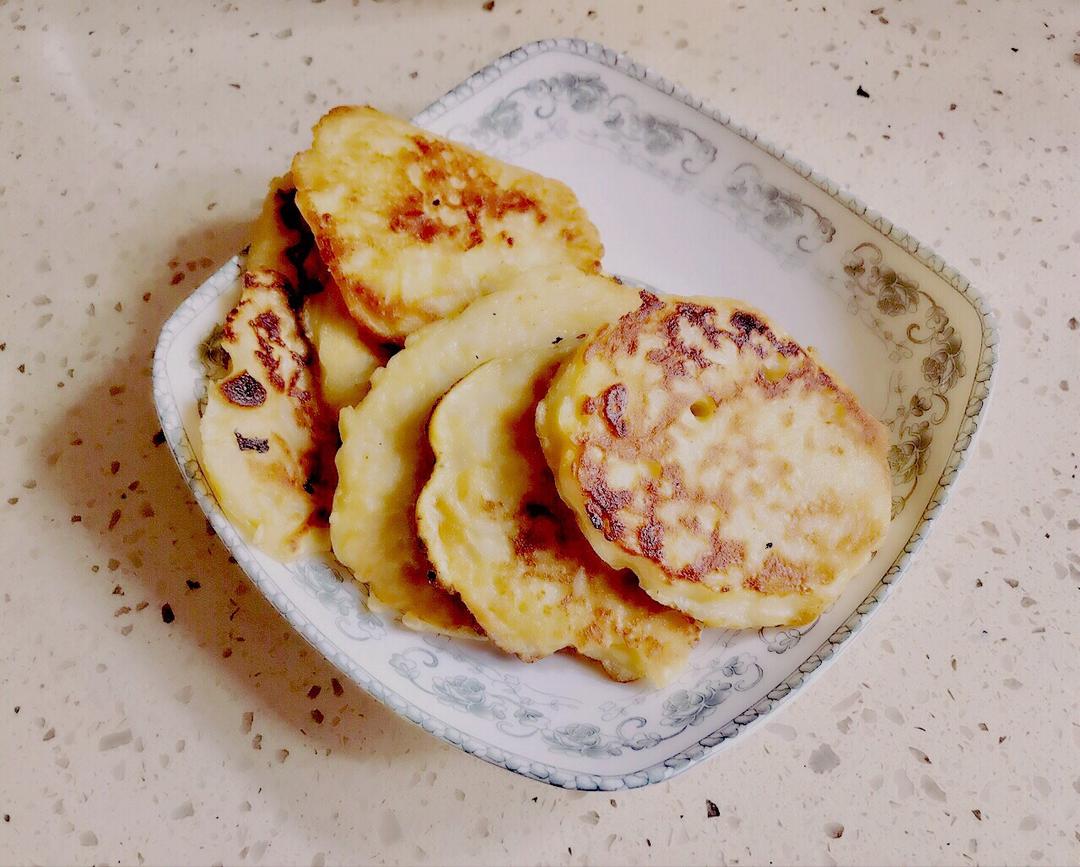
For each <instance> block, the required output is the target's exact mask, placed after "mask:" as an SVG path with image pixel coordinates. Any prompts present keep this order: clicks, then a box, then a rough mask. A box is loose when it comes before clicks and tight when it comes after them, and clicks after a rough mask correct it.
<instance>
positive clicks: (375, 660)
mask: <svg viewBox="0 0 1080 867" xmlns="http://www.w3.org/2000/svg"><path fill="white" fill-rule="evenodd" d="M416 122H417V123H419V124H420V125H422V126H425V127H428V128H430V129H432V130H434V131H436V132H439V133H443V134H446V135H449V136H451V137H453V138H455V139H458V140H460V141H463V142H465V143H467V144H471V145H474V146H476V147H478V148H481V149H482V150H485V151H487V152H489V153H492V154H494V155H496V156H499V157H503V158H505V159H507V160H510V161H512V162H515V163H519V164H521V165H523V166H526V167H528V168H530V169H534V170H536V171H538V172H541V173H543V174H546V175H550V176H552V177H556V178H560V179H561V180H563V181H566V182H567V183H568V184H570V186H571V187H573V189H574V190H575V191H576V192H577V194H578V196H579V197H580V198H581V200H582V202H583V203H584V205H585V207H586V208H587V209H588V212H589V214H590V216H591V217H592V218H593V220H594V221H595V222H596V224H597V226H598V227H599V228H600V232H601V234H602V236H603V240H604V245H605V247H606V249H607V254H606V256H605V259H604V264H605V266H606V268H607V269H608V270H609V271H611V272H614V273H616V274H620V275H622V276H624V277H626V278H629V279H631V280H633V281H638V282H640V283H643V284H647V285H650V286H653V287H656V288H658V289H661V290H666V291H671V292H678V293H683V294H692V295H699V294H700V295H709V294H725V295H734V296H736V297H741V298H744V299H746V300H747V301H749V302H751V303H752V304H754V305H756V306H758V307H761V308H763V309H764V310H765V311H766V312H767V313H771V314H774V315H775V316H776V318H777V319H778V321H780V322H781V323H783V324H784V326H785V327H786V328H788V329H789V330H790V331H791V332H792V333H793V334H794V335H796V337H797V338H798V339H799V340H800V341H801V342H803V343H809V344H812V345H813V346H815V347H817V348H818V350H819V352H820V354H821V355H822V357H823V358H824V359H825V361H826V362H827V363H828V364H830V365H831V366H832V367H833V368H835V369H836V370H837V371H838V372H839V373H840V375H841V376H842V377H843V378H844V379H845V380H846V381H847V382H848V383H849V384H850V385H851V386H852V387H853V388H854V389H855V391H856V392H857V393H858V395H859V397H860V399H861V400H862V401H863V402H864V403H865V405H866V406H868V407H869V408H870V409H871V410H873V411H874V412H875V413H877V415H878V416H879V417H880V418H881V419H883V420H884V421H885V423H886V424H887V425H888V427H889V430H890V431H891V434H892V442H893V445H892V449H891V452H890V463H891V465H892V468H893V478H894V502H893V506H894V508H893V512H894V520H893V523H892V527H891V529H890V531H889V535H888V538H887V539H886V541H885V543H884V544H883V545H882V546H881V550H880V551H879V552H878V554H877V556H876V557H875V558H874V559H873V561H872V562H871V563H870V564H869V565H868V566H867V567H866V568H865V569H863V570H862V572H861V573H860V574H859V575H858V576H857V577H856V578H855V580H854V581H852V583H851V585H850V586H849V588H848V589H847V591H846V592H845V593H844V595H843V596H842V597H841V598H840V600H839V601H838V602H837V603H836V604H835V605H834V606H833V607H832V609H831V610H829V611H828V612H826V613H825V614H824V615H822V616H821V617H820V618H819V619H818V620H817V621H815V622H814V623H813V624H811V625H809V626H806V627H802V628H800V629H763V630H759V631H756V632H755V631H744V632H736V631H731V630H727V631H723V630H710V631H708V632H707V633H706V634H705V636H704V638H703V640H702V642H701V645H700V646H699V648H698V649H697V650H696V651H695V652H694V654H693V657H692V660H691V663H690V666H689V668H688V669H687V670H686V672H685V673H684V674H683V675H682V677H680V678H679V680H678V681H677V682H676V683H674V684H672V685H671V686H669V687H667V688H665V689H662V690H656V689H652V688H648V687H643V686H637V685H620V684H616V683H613V682H611V681H609V680H607V679H605V678H604V677H603V676H602V675H600V674H599V673H597V671H596V670H595V669H594V668H593V667H591V666H588V665H586V664H583V663H582V662H580V661H579V660H577V659H575V658H573V657H571V656H568V655H557V656H555V657H552V658H550V659H547V660H544V661H542V662H538V663H534V664H532V665H526V664H524V663H522V662H520V661H518V660H516V659H513V658H511V657H508V656H505V655H502V654H500V653H498V652H496V651H495V650H493V649H492V648H491V647H488V646H485V645H482V644H479V643H476V642H470V641H454V640H451V639H447V638H443V637H435V636H427V635H422V634H418V633H415V632H410V631H408V630H406V629H404V628H402V627H401V626H399V625H397V624H396V623H394V622H392V621H389V620H387V619H385V618H383V617H381V616H378V615H376V614H373V613H372V612H369V611H368V610H367V608H366V607H365V605H364V602H363V597H362V594H361V591H360V589H359V587H358V585H357V584H356V583H355V582H353V581H351V580H349V579H348V578H346V577H345V575H344V570H343V569H342V568H341V567H340V566H339V565H337V564H336V563H326V562H321V561H307V562H301V563H294V564H290V565H284V564H281V563H278V562H276V561H273V560H271V559H269V558H267V557H265V556H263V555H262V554H260V553H259V552H257V551H255V550H253V549H251V548H249V547H248V546H247V544H245V542H244V540H243V539H242V538H241V537H240V536H239V535H238V534H237V532H236V531H235V530H234V528H233V527H232V526H230V524H229V522H228V520H227V519H226V518H225V516H224V515H223V514H222V512H221V510H220V509H219V508H218V505H217V503H216V502H215V500H214V497H213V494H212V493H210V491H209V489H208V488H207V486H206V483H205V481H204V479H203V476H202V473H201V470H200V468H199V437H198V412H197V406H196V404H197V400H198V396H199V393H200V390H202V389H203V388H205V384H204V380H203V372H202V369H201V367H200V363H199V358H198V346H199V343H200V342H201V341H202V340H204V339H205V337H206V336H207V335H208V334H209V332H210V330H211V328H212V326H213V325H214V323H216V322H219V321H221V319H222V318H223V317H224V315H225V313H226V312H227V311H228V309H229V308H230V307H231V306H232V305H233V303H234V302H235V300H236V297H237V295H238V292H239V288H238V285H237V279H236V278H237V276H238V274H239V269H240V262H239V259H234V260H232V261H231V262H229V263H228V264H227V265H225V266H224V267H223V268H222V269H221V270H220V271H218V273H217V274H215V275H214V276H213V277H211V278H210V280H208V281H207V282H206V283H205V284H204V285H203V286H202V287H201V288H200V289H199V290H198V291H197V292H196V293H195V294H194V295H192V296H191V297H190V298H188V299H187V301H185V302H184V303H183V304H182V305H181V306H180V308H179V309H178V310H177V311H176V313H175V314H173V316H172V317H171V318H170V319H169V321H168V322H167V323H166V325H165V327H164V329H163V330H162V333H161V338H160V342H159V344H158V347H157V352H156V355H155V358H154V398H155V401H156V403H157V408H158V413H159V415H160V417H161V424H162V430H163V431H164V433H165V436H166V438H167V440H168V443H169V446H170V448H171V449H172V451H173V454H174V455H175V456H176V460H177V463H178V464H179V465H180V468H181V470H182V471H183V473H184V475H185V477H186V478H187V480H188V483H189V484H190V485H191V488H192V490H193V491H194V493H195V496H196V498H197V499H198V501H199V504H200V505H201V506H202V508H203V510H204V511H205V512H206V515H207V517H208V518H209V519H210V522H211V523H212V524H213V526H214V529H215V530H216V531H217V533H218V535H219V536H220V537H221V539H222V541H223V542H224V543H225V544H226V545H227V546H228V548H229V550H230V551H231V552H232V553H233V555H234V556H235V558H236V560H237V562H238V563H239V564H240V565H241V567H242V568H243V569H244V571H245V572H247V574H248V575H249V576H250V577H251V579H252V581H254V582H255V584H256V585H257V586H258V587H259V589H260V590H261V591H262V592H263V593H265V594H266V596H267V597H268V598H269V599H270V601H271V602H272V603H273V604H274V606H275V607H276V608H277V609H278V610H279V611H280V612H281V613H282V615H283V616H284V617H285V618H286V619H287V620H288V621H289V622H290V623H291V624H292V625H293V626H294V627H296V629H297V630H298V631H299V632H300V633H301V634H302V635H303V636H304V637H305V638H307V639H308V641H310V642H311V643H312V644H313V645H314V646H315V647H316V648H318V649H319V650H320V651H321V652H322V653H323V654H325V655H326V656H327V658H329V659H330V661H331V662H333V663H334V664H335V665H336V666H337V667H338V668H340V669H341V670H342V671H343V672H344V673H345V674H347V675H348V676H349V677H351V678H352V679H353V680H355V681H356V682H357V683H358V684H359V685H360V686H361V687H363V688H364V689H365V690H367V691H368V692H369V693H370V694H371V695H372V696H374V697H375V698H377V699H378V700H379V701H382V702H384V703H385V704H386V705H388V706H389V707H391V708H393V709H394V710H395V711H397V712H398V713H399V714H401V716H403V717H405V718H406V719H409V720H411V721H412V722H414V723H417V724H418V725H420V726H422V727H423V728H424V729H425V730H426V731H428V732H430V733H432V734H433V735H435V736H437V737H440V738H442V739H443V740H445V741H448V742H449V743H451V744H454V745H455V746H458V747H460V748H461V749H463V750H465V751H466V752H468V753H470V754H472V755H475V756H478V757H479V758H482V759H484V760H486V761H488V762H491V763H492V764H495V765H498V766H500V767H504V768H507V769H508V770H512V771H515V772H517V773H520V774H523V775H525V776H528V777H531V778H533V779H536V780H542V781H544V782H548V783H552V784H554V785H558V786H564V787H567V788H577V789H618V788H622V787H633V786H642V785H646V784H648V783H654V782H657V781H660V780H664V779H667V778H669V777H671V776H672V775H674V774H677V773H679V772H680V771H683V770H685V769H686V768H688V767H690V766H692V765H694V764H695V763H697V762H699V761H701V760H702V759H703V758H705V757H706V756H708V755H710V754H711V753H713V752H715V751H716V750H718V749H719V748H720V747H722V746H723V745H725V744H726V743H728V742H729V741H730V740H731V739H732V738H733V737H734V736H735V735H737V734H739V733H740V732H741V731H743V730H744V729H745V728H747V727H748V726H752V725H754V724H755V723H756V722H757V721H759V720H760V719H761V718H762V717H763V716H765V715H766V714H768V713H770V712H771V711H772V710H773V709H775V708H776V707H777V706H779V705H781V704H783V703H784V702H785V701H786V700H788V699H789V698H790V696H791V694H792V693H793V692H794V691H795V690H797V689H799V688H800V687H801V686H803V685H804V684H806V683H807V682H808V681H809V679H810V677H809V676H810V675H811V674H812V673H813V672H814V671H815V670H817V669H818V668H819V667H820V666H821V665H822V663H823V662H825V661H826V660H828V659H829V658H830V657H832V656H833V655H834V654H835V652H836V650H837V649H838V648H839V647H840V646H841V645H842V644H843V643H844V642H845V641H847V639H848V638H849V637H850V636H851V634H852V633H853V632H854V631H855V630H856V629H858V627H859V626H860V625H861V624H862V623H863V622H865V620H866V618H867V616H868V615H869V614H870V613H871V612H873V611H874V609H876V608H877V606H878V605H879V604H880V603H881V601H882V600H883V599H885V597H886V596H888V594H889V589H890V587H891V586H892V585H893V584H894V583H895V582H896V581H897V579H898V578H899V577H900V576H901V574H903V571H904V569H905V567H906V565H907V563H908V561H909V559H910V557H911V555H912V553H913V552H914V551H915V549H916V548H917V547H918V545H919V543H920V542H921V540H922V539H923V538H924V536H925V535H926V532H927V530H928V529H929V526H930V523H931V521H932V520H933V519H934V517H935V516H936V515H937V513H938V511H939V510H940V508H941V506H942V505H943V503H944V500H945V496H946V494H947V492H948V489H949V487H950V486H951V485H952V483H953V481H954V479H955V477H956V473H957V471H958V470H959V468H960V465H961V464H962V462H963V459H964V454H965V451H966V450H967V448H968V447H969V445H970V443H971V439H972V435H973V434H974V432H975V428H976V424H977V422H978V420H979V417H980V415H981V413H982V410H983V407H984V405H985V402H986V399H987V396H988V394H989V388H990V381H991V374H992V371H993V366H994V361H995V349H994V346H995V333H994V329H993V326H992V324H991V322H990V321H989V317H988V313H987V309H986V307H985V305H984V303H983V301H982V300H981V299H980V297H979V296H978V294H977V293H976V292H975V291H974V290H973V289H972V288H971V287H970V286H969V285H968V282H967V281H966V280H965V279H964V278H963V277H961V276H960V275H959V274H957V273H956V271H954V270H953V269H952V268H950V267H948V266H947V265H946V264H945V263H944V262H943V261H942V260H941V259H940V258H939V257H937V256H936V255H934V254H933V253H932V252H931V251H930V250H928V249H926V248H925V247H923V246H922V245H920V244H919V243H918V242H917V241H915V240H914V239H913V238H911V237H910V236H909V235H908V234H907V233H906V232H903V231H901V230H900V229H898V228H896V227H895V226H893V225H892V224H891V223H890V222H889V221H887V220H885V219H883V218H881V217H879V216H877V215H876V214H874V213H873V212H870V211H868V210H867V209H866V208H865V207H864V206H863V205H861V204H860V203H859V202H857V201H856V200H854V199H852V198H851V197H850V196H848V195H846V194H844V193H841V192H839V191H838V190H837V188H836V187H835V186H834V185H833V184H832V183H830V182H829V181H828V180H827V179H825V178H823V177H821V176H820V175H817V174H815V173H814V172H812V171H811V170H810V169H809V168H808V167H806V166H804V165H802V164H801V163H799V162H797V161H795V160H793V159H791V158H790V157H787V156H785V155H784V154H783V153H781V152H780V151H778V150H776V149H775V148H773V147H771V146H769V145H766V144H764V143H763V142H762V141H761V140H760V139H758V137H757V136H756V135H755V134H754V133H752V132H749V131H748V130H746V129H744V128H742V127H739V126H736V125H734V124H732V123H731V121H730V120H729V119H728V118H727V116H725V115H724V114H722V113H720V112H716V111H713V110H710V109H706V108H704V107H703V106H702V104H701V102H700V101H698V100H696V99H694V98H693V97H691V96H690V95H689V94H687V93H685V92H684V91H683V90H681V89H680V88H678V87H676V86H675V85H673V84H671V83H669V82H667V81H665V80H664V79H663V78H660V77H659V76H657V75H655V74H654V73H652V72H650V71H649V70H647V69H645V68H644V67H642V66H640V65H638V64H636V63H634V62H633V61H631V60H629V59H628V58H626V57H625V56H622V55H618V54H616V53H614V52H612V51H609V50H607V49H604V48H602V47H601V46H599V45H595V44H591V43H586V42H582V41H578V40H555V41H545V42H538V43H533V44H531V45H527V46H525V47H523V48H520V49H518V50H517V51H514V52H512V53H510V54H508V55H506V56H505V57H502V58H500V59H499V60H497V61H496V62H495V63H493V64H492V65H491V66H489V67H487V68H486V69H483V70H482V71H480V72H478V73H476V74H475V75H473V76H472V77H471V78H469V79H468V80H467V81H465V82H464V83H462V84H461V85H459V86H458V87H456V88H455V89H454V90H453V91H451V92H450V93H448V94H447V95H446V96H444V97H443V98H442V99H440V100H439V101H438V102H436V103H435V104H434V105H432V106H431V107H429V108H428V109H426V110H425V111H423V112H422V113H421V114H420V115H418V116H417V118H416Z"/></svg>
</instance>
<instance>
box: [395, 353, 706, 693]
mask: <svg viewBox="0 0 1080 867" xmlns="http://www.w3.org/2000/svg"><path fill="white" fill-rule="evenodd" d="M568 343H569V341H566V342H564V344H560V345H558V346H554V347H551V346H549V347H547V348H545V349H542V350H539V351H537V352H531V353H523V354H520V355H515V356H512V357H508V358H499V359H496V360H494V361H490V362H488V363H487V364H485V365H483V366H482V367H479V368H477V369H476V370H474V371H473V372H472V373H470V374H469V375H468V376H466V377H465V378H464V379H463V380H461V382H459V383H458V384H457V385H455V386H454V387H453V388H452V389H450V391H449V392H447V394H446V395H445V396H444V397H443V399H442V400H440V401H439V405H438V407H436V409H435V413H434V414H433V415H432V417H431V423H430V425H429V427H428V436H429V438H430V441H431V446H432V448H433V450H434V453H435V467H434V469H433V471H432V473H431V477H430V479H429V480H428V482H427V484H426V485H425V486H424V489H423V491H422V492H421V494H420V498H419V501H418V502H417V505H416V518H417V525H418V528H419V533H420V538H421V539H422V540H423V542H424V545H425V547H426V549H427V553H428V556H429V557H430V558H431V562H432V564H433V565H434V567H435V572H436V574H437V576H438V580H439V583H440V584H441V585H442V586H443V587H445V588H446V589H448V590H450V591H452V592H453V593H456V594H458V595H459V596H460V598H461V600H462V601H463V602H464V603H465V604H466V606H468V608H469V610H470V611H471V612H472V613H473V615H475V617H476V619H477V621H478V622H479V623H480V626H481V627H482V628H483V630H484V632H486V633H487V635H488V637H489V638H491V640H492V641H494V642H495V644H497V645H498V646H499V647H500V648H502V649H503V650H506V651H508V652H510V653H514V654H517V655H518V656H519V657H521V658H522V659H524V660H526V661H530V662H531V661H534V660H537V659H540V658H542V657H545V656H548V655H550V654H552V653H555V652H556V651H557V650H561V649H563V648H566V647H569V648H573V649H574V650H576V651H577V652H578V653H580V654H581V655H582V656H586V657H589V658H591V659H595V660H597V661H599V662H600V663H601V665H603V667H604V669H605V670H606V671H607V673H608V674H609V675H610V676H611V677H613V678H614V679H615V680H621V681H628V680H637V679H638V678H641V677H646V678H648V679H650V680H651V681H653V682H655V683H659V684H662V683H664V682H666V681H667V680H668V679H669V678H670V677H671V675H672V674H673V673H674V672H676V671H677V670H678V669H680V668H681V667H682V666H683V664H684V663H685V662H686V659H687V657H688V656H689V655H690V651H691V650H692V649H693V647H694V644H695V643H696V642H697V639H698V636H699V635H700V633H701V626H700V624H698V623H697V622H695V621H694V620H692V619H691V618H689V617H686V616H685V615H682V614H679V613H677V612H674V611H672V610H670V609H668V608H664V607H663V606H661V605H659V604H657V603H656V602H654V601H653V600H652V599H650V598H649V596H648V595H646V594H645V593H644V592H643V591H642V590H641V588H640V587H638V585H637V580H636V579H635V578H634V576H633V575H632V574H630V573H629V572H627V571H621V572H620V571H616V570H614V569H612V568H610V567H609V566H608V565H607V564H605V563H604V562H603V561H602V560H601V559H600V558H599V557H597V556H596V554H595V553H593V550H592V548H590V547H589V543H588V542H586V541H585V538H584V537H583V536H582V535H581V531H580V530H579V529H578V526H577V522H576V521H575V520H574V516H573V514H572V513H571V512H570V510H569V509H567V508H566V506H565V505H564V504H563V503H562V501H561V500H560V499H559V494H558V492H557V491H556V490H555V480H554V479H553V478H552V477H551V471H550V470H549V469H548V467H547V464H546V463H545V462H544V455H543V453H542V452H541V451H540V443H539V441H538V440H537V438H536V430H535V425H534V422H533V417H534V415H535V411H536V402H537V400H538V399H539V398H540V397H541V396H542V395H543V394H544V392H545V391H546V390H547V386H548V383H549V382H550V380H551V376H552V374H553V373H554V371H555V366H556V365H557V364H558V361H559V359H560V358H562V357H564V356H565V355H566V354H567V351H569V349H572V348H573V347H572V345H569V346H566V349H563V348H562V347H563V346H564V345H566V344H568Z"/></svg>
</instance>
